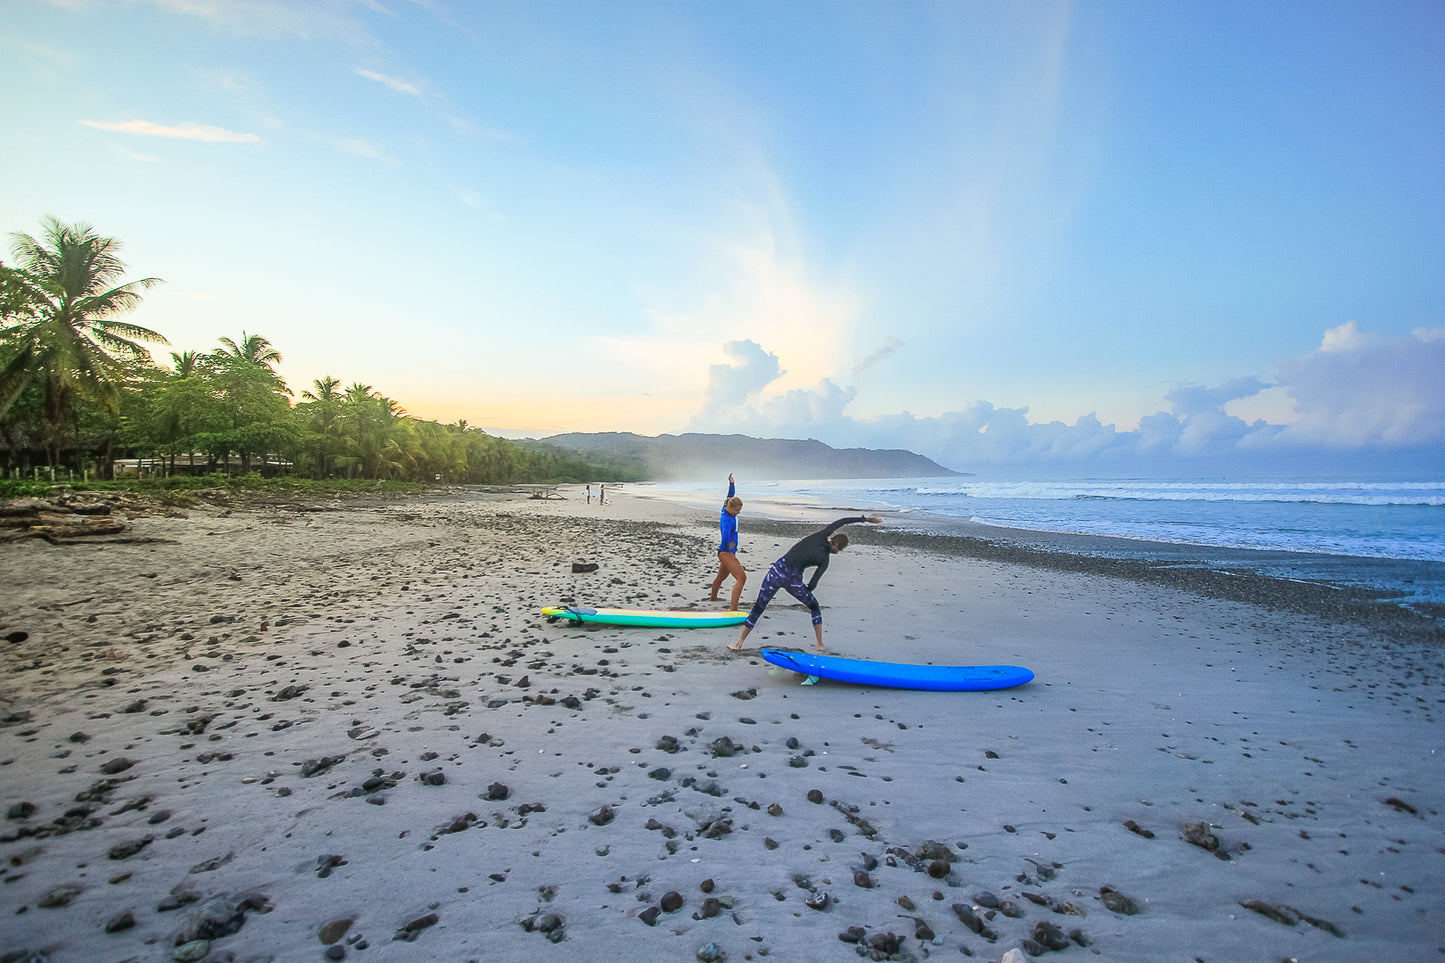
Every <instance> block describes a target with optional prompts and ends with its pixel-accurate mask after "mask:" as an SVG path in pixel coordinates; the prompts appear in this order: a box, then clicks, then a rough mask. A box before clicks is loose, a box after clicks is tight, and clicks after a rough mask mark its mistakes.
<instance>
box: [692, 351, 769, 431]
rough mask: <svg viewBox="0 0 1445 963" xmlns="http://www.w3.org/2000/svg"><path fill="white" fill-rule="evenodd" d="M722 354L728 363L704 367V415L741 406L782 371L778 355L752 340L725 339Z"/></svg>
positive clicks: (710, 415)
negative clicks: (705, 369) (726, 340)
mask: <svg viewBox="0 0 1445 963" xmlns="http://www.w3.org/2000/svg"><path fill="white" fill-rule="evenodd" d="M723 354H725V355H727V357H728V358H729V359H730V363H728V364H715V365H710V366H709V367H708V369H707V401H706V404H705V406H704V416H705V417H717V416H718V415H720V414H724V413H726V412H727V411H728V409H732V408H738V407H740V406H742V405H743V404H744V403H745V402H746V401H747V400H748V398H749V397H751V396H752V395H754V394H756V393H757V392H759V391H762V390H763V389H764V388H766V387H767V386H768V385H769V384H771V383H772V382H774V381H776V380H777V379H778V378H780V377H781V376H782V375H783V368H782V365H781V364H779V362H778V356H777V355H775V354H773V353H771V352H769V351H765V350H763V346H762V345H760V344H758V343H757V342H756V341H729V342H727V343H726V344H724V345H723Z"/></svg>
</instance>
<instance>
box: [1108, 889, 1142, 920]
mask: <svg viewBox="0 0 1445 963" xmlns="http://www.w3.org/2000/svg"><path fill="white" fill-rule="evenodd" d="M1099 899H1101V900H1102V901H1103V903H1104V906H1105V907H1107V908H1108V909H1109V910H1110V911H1111V912H1114V913H1122V914H1123V915H1124V916H1134V915H1136V914H1137V913H1138V912H1139V905H1138V904H1137V903H1135V902H1134V901H1133V900H1132V899H1130V898H1129V897H1127V896H1125V895H1124V894H1123V893H1121V892H1119V891H1118V890H1116V889H1114V888H1112V887H1110V886H1104V887H1102V888H1100V890H1099Z"/></svg>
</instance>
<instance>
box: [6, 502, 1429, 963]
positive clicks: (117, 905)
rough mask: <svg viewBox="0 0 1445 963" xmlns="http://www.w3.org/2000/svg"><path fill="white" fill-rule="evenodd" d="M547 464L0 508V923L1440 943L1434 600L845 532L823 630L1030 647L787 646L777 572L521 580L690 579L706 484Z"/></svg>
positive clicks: (452, 952)
mask: <svg viewBox="0 0 1445 963" xmlns="http://www.w3.org/2000/svg"><path fill="white" fill-rule="evenodd" d="M564 492H566V493H567V495H568V498H567V499H566V500H564V501H559V500H547V501H536V500H527V499H514V500H505V499H499V498H497V497H495V496H493V497H485V496H482V495H479V494H476V493H452V494H451V495H449V496H439V497H436V498H428V499H412V500H407V501H397V502H387V503H356V502H353V503H336V504H327V505H309V506H295V505H292V506H269V507H267V506H259V507H253V508H251V509H249V510H245V511H234V512H230V511H225V510H223V509H220V508H214V507H210V508H208V507H206V506H204V505H202V506H197V507H195V508H192V509H190V510H189V512H188V513H186V517H166V516H165V515H163V514H159V513H157V514H155V515H150V516H146V517H140V518H137V519H135V520H134V521H133V524H132V526H131V530H130V532H129V534H130V535H132V536H134V535H141V536H149V537H154V538H159V539H165V540H166V541H161V542H154V543H148V544H134V543H132V544H85V545H64V546H54V545H48V544H45V543H43V542H39V541H34V540H32V541H28V542H22V543H18V544H13V545H6V546H0V579H3V580H0V585H3V588H0V592H3V595H0V673H3V675H0V679H3V681H0V787H3V789H0V795H3V806H4V808H5V810H6V812H7V818H6V820H5V822H4V823H3V824H0V832H3V836H0V859H3V860H4V867H3V868H4V878H3V880H4V882H3V887H0V894H3V896H4V905H3V913H0V960H5V961H9V960H12V959H14V960H21V959H32V958H37V959H41V958H44V959H49V960H52V961H87V963H91V961H122V960H168V959H182V960H184V959H191V960H199V959H205V960H212V961H218V960H238V961H240V960H286V961H289V960H323V959H348V960H377V961H381V960H458V961H461V960H471V959H475V960H485V959H523V958H525V959H542V960H553V959H554V960H598V961H601V960H644V959H645V960H693V959H697V958H706V957H707V956H708V953H709V951H710V949H711V951H715V952H716V957H715V958H718V959H727V960H733V961H737V960H752V959H761V958H764V957H771V958H776V959H781V960H834V959H836V960H845V959H856V958H858V956H860V955H861V956H864V957H868V956H870V955H871V957H872V958H874V959H886V958H895V959H924V958H932V957H935V956H941V957H946V958H950V959H952V958H958V957H960V956H964V957H974V958H977V959H983V960H995V961H997V960H1003V959H1005V957H1007V958H1008V959H1009V960H1010V961H1013V960H1018V959H1020V958H1022V954H1021V953H1020V952H1019V951H1020V950H1021V949H1027V950H1030V951H1034V950H1039V951H1041V952H1043V951H1044V947H1045V946H1046V945H1047V944H1049V943H1050V942H1055V943H1057V944H1058V945H1060V946H1061V947H1062V948H1061V949H1058V950H1049V951H1046V952H1044V957H1045V958H1050V959H1051V958H1058V959H1060V960H1065V959H1071V958H1072V959H1086V958H1092V957H1097V958H1101V959H1106V960H1111V961H1134V960H1137V961H1157V960H1196V959H1197V960H1203V961H1245V960H1250V961H1254V960H1284V959H1299V960H1332V961H1333V960H1391V961H1396V960H1426V959H1440V958H1441V955H1442V953H1445V936H1442V933H1445V919H1442V915H1445V911H1442V910H1441V907H1440V904H1439V898H1440V895H1441V894H1442V893H1445V833H1442V829H1445V822H1442V818H1441V814H1440V809H1441V808H1442V798H1441V797H1442V790H1445V767H1442V759H1441V755H1442V752H1441V750H1442V748H1445V744H1442V733H1441V726H1440V716H1441V714H1442V712H1445V706H1442V704H1441V703H1442V691H1441V687H1440V684H1441V680H1442V678H1445V671H1442V662H1445V656H1442V653H1441V651H1440V650H1439V646H1438V645H1437V644H1434V643H1432V642H1430V641H1428V640H1424V641H1422V640H1420V639H1419V638H1416V637H1409V636H1403V637H1402V636H1397V635H1395V634H1392V633H1391V631H1390V628H1389V626H1388V625H1386V626H1371V625H1369V624H1359V623H1354V622H1344V621H1339V620H1334V621H1324V620H1320V619H1317V618H1313V617H1310V616H1308V615H1302V614H1299V613H1297V612H1292V611H1289V610H1281V609H1274V608H1265V607H1259V606H1256V605H1252V604H1247V603H1243V602H1238V601H1230V600H1224V599H1219V598H1210V597H1205V596H1201V595H1198V594H1195V593H1193V592H1190V591H1186V590H1181V589H1177V588H1171V587H1168V586H1162V585H1157V584H1152V583H1150V582H1147V581H1140V580H1134V579H1126V578H1120V577H1114V576H1108V575H1100V574H1090V573H1079V572H1065V571H1057V570H1051V569H1042V568H1036V567H1030V566H1026V565H1021V564H1017V563H1015V562H1010V561H1000V560H996V559H986V560H985V559H973V558H968V557H962V556H959V555H953V554H944V553H939V552H935V551H931V550H929V549H928V548H926V547H920V545H918V544H915V545H912V546H905V547H899V546H888V545H881V544H855V545H854V546H853V547H850V548H849V549H848V551H847V552H846V553H845V554H844V555H842V556H839V557H838V558H837V559H835V560H834V564H833V566H832V568H831V569H830V571H829V572H828V574H827V576H826V577H825V578H824V580H823V583H822V585H821V586H820V589H819V593H818V594H819V597H820V599H821V600H822V602H823V604H824V612H825V630H826V633H827V635H826V638H827V642H828V644H829V646H830V648H831V649H832V650H833V651H834V652H835V653H837V654H841V655H849V656H854V657H862V658H880V659H892V660H898V661H909V662H933V663H1011V664H1017V665H1024V666H1028V667H1030V668H1031V669H1033V670H1034V672H1035V673H1037V678H1036V680H1035V681H1034V682H1032V683H1030V684H1029V685H1027V686H1024V687H1021V688H1017V689H1012V690H1006V691H1000V692H983V693H933V692H911V691H896V690H885V689H874V688H865V687H856V686H846V685H841V684H832V683H828V682H821V683H819V684H818V685H815V686H807V687H805V686H801V685H799V683H800V681H801V678H800V677H799V676H797V675H794V674H792V673H788V672H783V671H781V670H774V669H772V667H770V666H769V665H767V664H766V663H764V662H763V661H762V660H761V659H760V658H758V657H757V654H756V647H754V646H753V644H754V643H756V644H757V645H775V646H779V647H803V646H806V645H808V644H809V643H810V641H811V627H810V625H809V622H808V618H807V613H806V610H804V609H802V608H801V607H800V606H797V605H795V604H792V602H791V600H790V599H787V598H786V597H785V596H784V597H780V598H779V599H778V600H777V601H776V602H775V603H774V604H773V606H772V607H771V608H770V609H769V611H768V613H767V615H766V616H765V618H764V619H763V621H762V622H761V623H760V624H759V627H758V630H757V631H756V632H754V633H753V636H752V637H751V639H750V640H749V642H750V647H751V651H749V652H745V653H743V654H741V655H731V654H729V653H727V652H726V651H725V648H724V647H725V645H726V644H727V643H728V642H730V641H732V640H733V639H734V638H736V631H735V630H733V629H716V630H691V631H687V630H682V631H660V630H648V629H621V628H598V627H590V628H581V627H576V626H570V625H552V624H548V623H547V622H546V621H544V620H543V619H542V618H541V616H540V611H539V610H540V609H541V607H542V606H544V605H550V604H556V603H558V602H569V601H573V602H577V603H585V604H595V605H616V606H639V607H657V608H683V607H691V606H696V607H700V608H713V607H716V603H708V602H705V601H704V598H705V596H706V592H707V584H708V582H709V581H710V580H711V577H712V574H713V572H714V570H715V559H714V556H713V552H712V548H713V545H714V543H715V541H714V540H715V537H716V534H715V530H714V528H715V525H716V518H715V516H714V515H713V514H711V513H703V512H695V511H691V510H688V509H686V508H681V507H678V506H674V505H667V504H665V503H662V502H658V501H654V500H648V499H644V498H640V497H636V496H634V495H632V494H630V493H629V492H628V491H627V490H626V489H623V488H615V489H611V490H610V492H609V493H610V496H611V503H610V504H609V505H607V506H605V507H603V506H598V505H597V504H596V503H595V502H594V503H592V504H590V505H589V504H587V502H586V501H585V499H584V496H583V493H582V491H581V490H580V489H576V490H571V489H564ZM859 507H860V508H866V507H867V506H859ZM318 509H320V510H318ZM748 523H749V517H748V514H747V510H746V509H745V510H744V514H743V517H742V536H743V542H742V546H743V553H742V555H741V558H742V561H743V563H744V565H746V566H747V568H748V569H749V572H750V574H751V580H750V583H749V585H748V590H747V591H746V592H745V593H744V599H745V601H747V600H750V599H751V598H752V596H753V593H754V591H755V590H756V588H757V585H758V583H759V582H761V579H762V574H763V572H764V571H765V570H766V568H767V565H768V564H769V563H770V562H771V561H772V559H773V558H774V557H776V556H777V555H778V554H780V553H781V551H782V550H783V549H785V548H786V547H787V545H788V544H789V543H790V542H791V540H792V537H793V533H788V532H786V531H783V530H779V529H777V527H776V526H766V525H758V526H757V527H756V528H755V529H754V530H751V531H750V529H749V524H748ZM926 544H927V542H926V540H925V541H924V542H923V543H922V545H923V546H926ZM579 561H580V562H595V563H597V564H598V566H599V569H598V571H596V572H592V573H585V574H573V572H572V563H573V562H579ZM785 603H787V604H785ZM810 796H811V799H812V800H819V801H810ZM675 906H676V908H674V907H675ZM850 928H857V929H853V930H852V932H851V934H850V932H849V931H850ZM979 930H981V931H982V932H979ZM888 934H892V935H893V939H891V940H890V939H889V937H888ZM1071 934H1072V935H1073V937H1074V938H1073V939H1070V938H1069V937H1070V935H1071ZM840 935H843V936H847V937H848V938H850V939H859V938H861V940H862V942H861V943H849V942H844V941H843V940H840ZM899 938H901V939H899ZM327 941H330V942H327ZM1026 941H1033V942H1032V943H1031V944H1030V943H1027V942H1026ZM700 953H701V954H702V957H699V954H700ZM888 954H892V955H888Z"/></svg>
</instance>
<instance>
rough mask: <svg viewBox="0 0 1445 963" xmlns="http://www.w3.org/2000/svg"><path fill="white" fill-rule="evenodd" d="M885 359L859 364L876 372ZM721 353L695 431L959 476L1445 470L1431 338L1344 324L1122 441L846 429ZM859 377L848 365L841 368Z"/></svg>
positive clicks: (850, 391) (813, 392)
mask: <svg viewBox="0 0 1445 963" xmlns="http://www.w3.org/2000/svg"><path fill="white" fill-rule="evenodd" d="M887 347H888V346H885V349H886V348H887ZM885 349H879V351H875V352H874V353H873V354H872V355H869V358H875V357H877V358H879V359H880V360H881V358H882V357H886V353H887V352H886V351H885ZM725 350H727V351H728V352H729V355H730V357H732V358H733V359H734V361H735V363H734V364H731V365H713V366H712V368H711V369H710V373H709V389H708V399H707V404H706V405H705V406H704V409H703V411H702V412H701V413H700V414H699V416H698V417H697V418H696V419H695V420H694V423H693V427H695V428H696V429H699V430H712V431H719V430H730V431H746V432H748V433H750V434H754V435H760V436H764V437H792V438H821V439H823V440H826V441H827V442H828V443H829V444H833V445H835V446H841V447H850V446H863V447H870V448H907V449H910V450H912V451H916V452H919V453H920V454H923V455H927V456H928V457H930V458H933V459H934V460H936V461H938V462H940V463H941V464H943V465H946V466H949V467H954V468H965V469H967V468H973V467H979V466H984V465H1034V466H1043V465H1060V464H1068V463H1072V464H1075V465H1080V464H1083V463H1087V464H1088V465H1089V466H1090V467H1091V468H1096V467H1097V468H1108V467H1111V466H1112V467H1116V468H1119V469H1129V468H1141V467H1143V466H1145V465H1150V466H1157V465H1159V464H1160V463H1163V462H1173V463H1175V464H1176V465H1177V464H1179V463H1188V464H1192V465H1193V464H1206V463H1207V464H1208V465H1209V466H1210V468H1211V469H1220V470H1223V469H1226V468H1228V467H1229V466H1230V465H1232V464H1245V463H1249V464H1254V465H1259V464H1262V462H1261V461H1260V459H1264V460H1265V462H1266V463H1267V462H1268V461H1269V460H1270V459H1281V458H1296V457H1297V456H1299V455H1301V454H1314V455H1318V456H1321V457H1333V458H1334V459H1335V463H1338V464H1351V463H1354V464H1358V459H1359V457H1360V455H1361V453H1365V452H1371V453H1378V454H1381V455H1390V454H1396V455H1401V454H1403V455H1410V454H1411V453H1414V454H1422V453H1423V455H1424V457H1425V459H1426V460H1427V461H1431V463H1435V462H1439V463H1445V377H1442V373H1445V327H1441V328H1422V329H1419V330H1416V331H1414V332H1412V333H1410V334H1408V335H1379V334H1370V333H1367V332H1365V331H1363V330H1362V329H1361V328H1360V327H1359V325H1358V324H1356V323H1355V322H1349V323H1347V324H1342V325H1340V326H1338V327H1336V328H1331V329H1330V330H1328V331H1326V332H1325V334H1324V337H1323V339H1322V341H1321V344H1320V347H1319V348H1317V349H1316V350H1314V351H1312V352H1310V353H1309V354H1307V355H1304V356H1303V357H1298V358H1286V359H1283V360H1280V361H1278V362H1276V374H1277V382H1276V383H1270V382H1266V381H1263V380H1261V379H1259V378H1257V377H1254V376H1246V377H1241V378H1235V379H1232V380H1230V381H1227V382H1225V383H1223V384H1220V385H1214V386H1210V385H1195V384H1190V385H1179V386H1177V387H1175V388H1173V389H1172V390H1170V391H1169V392H1168V394H1167V395H1166V396H1165V400H1166V401H1167V402H1168V404H1169V406H1170V410H1169V411H1158V412H1155V413H1153V414H1150V415H1146V416H1144V417H1143V418H1141V419H1140V420H1139V423H1138V426H1137V428H1134V429H1132V430H1124V431H1121V430H1119V429H1118V427H1117V426H1115V425H1113V424H1104V423H1102V422H1100V421H1099V419H1098V417H1097V416H1095V415H1094V414H1092V413H1090V414H1086V415H1083V416H1081V417H1080V418H1078V419H1077V420H1076V421H1075V422H1074V423H1073V424H1065V423H1064V422H1061V421H1050V422H1045V423H1041V422H1033V421H1030V420H1029V417H1028V408H1027V407H1019V408H997V407H995V406H994V405H993V404H991V403H990V402H987V401H977V402H974V403H973V404H971V405H969V406H967V407H966V408H964V409H962V410H956V411H947V412H944V413H942V414H940V415H937V416H929V417H916V416H914V415H912V414H910V413H909V412H906V411H905V412H902V413H899V414H893V415H884V416H881V417H877V418H870V419H857V418H853V417H852V416H851V415H849V414H848V412H847V408H848V406H849V405H850V404H851V403H852V402H853V401H854V400H855V398H856V397H857V395H858V391H857V389H855V388H852V387H848V386H844V385H839V384H837V383H835V382H834V381H832V380H831V379H827V378H824V379H822V380H821V381H819V382H818V383H817V384H816V385H814V386H813V387H809V388H796V389H792V390H789V391H785V392H782V393H779V394H773V395H769V394H767V393H766V391H765V389H766V388H767V386H768V385H769V384H771V383H772V381H773V380H775V379H776V378H777V377H778V375H779V373H780V361H779V359H778V357H777V356H776V355H774V354H772V353H770V352H768V351H767V350H765V349H764V348H763V347H762V346H761V345H759V344H757V343H756V342H752V341H747V342H731V343H730V344H729V345H727V346H725ZM864 360H865V361H867V360H868V359H864ZM866 367H867V365H866V364H863V363H860V364H859V365H858V366H855V368H854V370H855V372H856V371H857V370H860V368H866ZM1281 391H1282V392H1285V393H1286V394H1287V395H1288V397H1289V399H1290V400H1291V402H1292V403H1293V409H1292V412H1291V416H1292V417H1293V419H1294V420H1293V421H1291V422H1290V423H1286V424H1277V423H1271V422H1269V421H1266V420H1264V419H1262V418H1261V419H1256V420H1255V421H1253V422H1246V421H1245V420H1244V419H1242V418H1239V417H1237V416H1235V415H1232V414H1230V413H1228V412H1227V411H1226V410H1225V409H1226V406H1229V405H1234V404H1237V403H1239V402H1242V401H1248V400H1250V399H1253V398H1255V397H1256V396H1259V395H1261V394H1262V393H1271V394H1274V393H1278V392H1281ZM1275 410H1284V409H1282V408H1279V407H1278V406H1275Z"/></svg>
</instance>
